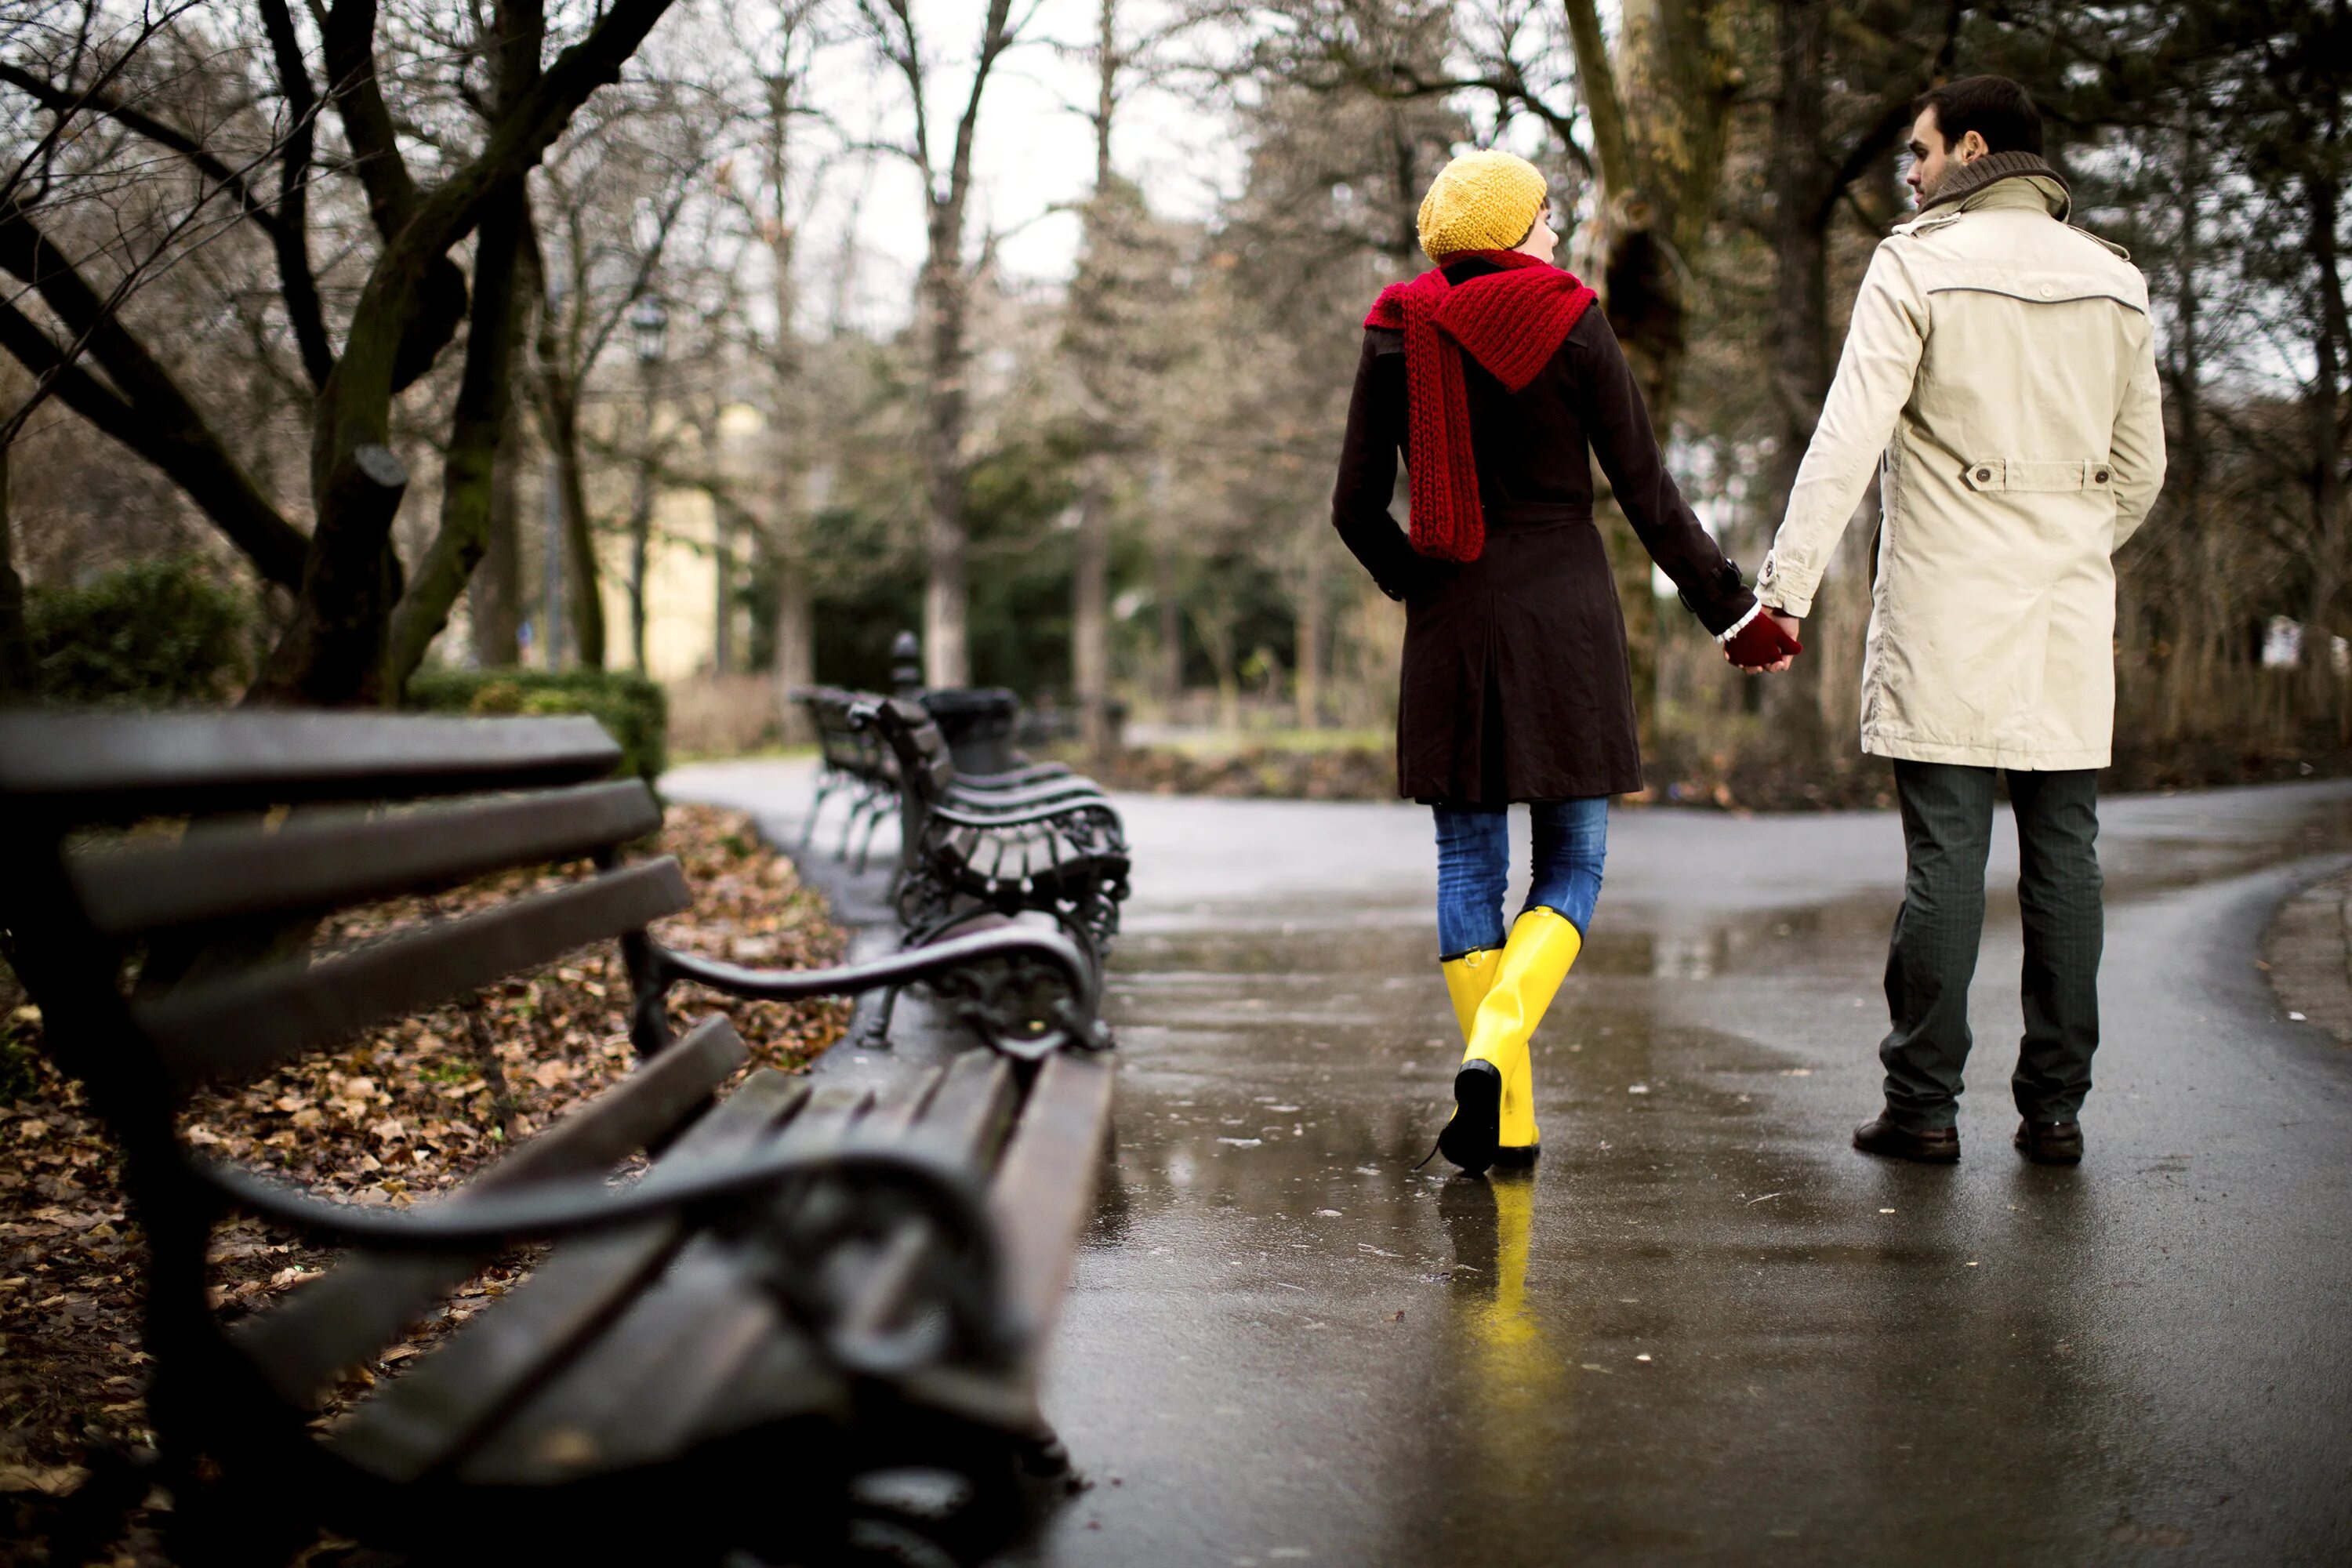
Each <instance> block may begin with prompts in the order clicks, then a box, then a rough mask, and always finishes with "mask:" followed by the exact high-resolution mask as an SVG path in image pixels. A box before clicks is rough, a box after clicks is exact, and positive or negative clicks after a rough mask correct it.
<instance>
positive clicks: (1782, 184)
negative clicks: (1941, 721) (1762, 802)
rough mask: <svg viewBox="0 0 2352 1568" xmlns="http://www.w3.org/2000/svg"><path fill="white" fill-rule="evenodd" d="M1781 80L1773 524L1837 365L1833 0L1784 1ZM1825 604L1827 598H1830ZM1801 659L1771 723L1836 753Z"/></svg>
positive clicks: (1800, 748)
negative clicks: (1832, 282)
mask: <svg viewBox="0 0 2352 1568" xmlns="http://www.w3.org/2000/svg"><path fill="white" fill-rule="evenodd" d="M1775 11H1776V16H1777V20H1778V24H1779V29H1780V37H1779V40H1778V42H1779V48H1778V53H1779V58H1780V89H1779V92H1778V94H1777V95H1776V96H1775V98H1774V100H1773V103H1772V139H1771V147H1770V152H1769V154H1768V159H1769V179H1770V181H1771V188H1772V221H1771V241H1772V259H1773V289H1772V301H1771V305H1770V307H1769V308H1770V311H1771V314H1770V317H1769V324H1768V327H1767V331H1766V353H1767V354H1768V355H1769V363H1770V372H1769V377H1770V386H1771V394H1772V412H1773V416H1774V418H1773V425H1774V428H1773V451H1772V456H1771V458H1770V461H1769V465H1768V467H1767V468H1766V470H1765V486H1764V494H1763V497H1762V502H1763V509H1764V523H1765V527H1766V529H1767V530H1768V531H1769V530H1770V529H1772V528H1776V527H1778V526H1779V524H1780V519H1781V518H1782V517H1784V516H1785V515H1787V513H1788V510H1789V495H1790V491H1791V490H1792V489H1795V488H1796V483H1797V470H1798V468H1800V467H1801V466H1802V464H1803V463H1804V460H1805V448H1806V447H1809V446H1810V445H1811V443H1812V439H1813V429H1814V426H1817V425H1818V424H1819V423H1820V422H1821V416H1822V403H1823V401H1824V400H1825V399H1827V397H1828V396H1829V390H1830V378H1831V374H1832V353H1831V344H1830V309H1829V233H1828V230H1829V224H1830V216H1831V214H1832V212H1833V211H1834V210H1835V209H1834V208H1833V206H1832V203H1831V199H1830V198H1831V197H1832V195H1834V194H1835V193H1834V192H1832V190H1830V188H1829V187H1830V184H1831V182H1832V180H1833V179H1834V178H1835V177H1836V176H1835V161H1834V160H1833V159H1832V156H1831V155H1830V153H1829V151H1828V149H1827V148H1826V147H1825V146H1824V145H1823V137H1822V104H1823V100H1825V99H1826V98H1827V96H1828V84H1827V83H1826V82H1825V81H1824V79H1823V73H1822V61H1823V57H1824V55H1825V53H1826V51H1827V46H1828V39H1829V20H1830V6H1829V5H1828V0H1780V3H1779V5H1777V6H1776V8H1775ZM1825 607H1826V606H1825ZM1827 651H1828V649H1827V647H1823V648H1822V649H1821V650H1819V652H1818V653H1817V654H1816V656H1815V657H1812V658H1801V659H1799V660H1797V662H1796V663H1795V664H1793V665H1791V666H1790V668H1788V669H1786V670H1784V671H1783V672H1781V673H1780V674H1779V675H1777V676H1774V677H1772V678H1770V679H1769V681H1768V682H1767V683H1766V688H1765V691H1764V709H1765V712H1766V714H1767V715H1768V716H1769V723H1768V725H1767V729H1768V731H1769V732H1770V733H1771V734H1772V736H1773V738H1774V742H1775V746H1776V749H1777V750H1778V751H1779V752H1780V754H1781V755H1782V756H1784V757H1786V758H1788V759H1789V760H1790V761H1791V762H1793V763H1798V764H1800V765H1806V764H1812V763H1820V762H1822V761H1823V760H1824V759H1825V758H1826V756H1827V752H1828V745H1829V734H1828V730H1827V728H1826V725H1825V723H1824V721H1823V719H1822V689H1823V680H1822V674H1823V670H1824V668H1826V660H1825V659H1824V658H1822V657H1820V655H1821V654H1825V653H1826V652H1827Z"/></svg>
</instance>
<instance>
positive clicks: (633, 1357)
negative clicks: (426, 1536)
mask: <svg viewBox="0 0 2352 1568" xmlns="http://www.w3.org/2000/svg"><path fill="white" fill-rule="evenodd" d="M870 1100H871V1096H870V1094H869V1092H868V1091H866V1090H865V1089H856V1088H853V1087H851V1086H848V1085H845V1084H824V1085H820V1086H819V1087H818V1088H817V1089H816V1091H815V1092H814V1093H813V1094H811V1095H810V1096H809V1099H808V1101H807V1103H806V1104H805V1105H804V1106H803V1108H802V1110H801V1112H800V1114H799V1115H798V1116H795V1117H794V1118H793V1120H792V1121H789V1122H787V1123H786V1124H785V1126H784V1129H783V1131H782V1132H780V1133H778V1134H777V1135H776V1146H777V1147H781V1148H786V1149H792V1150H796V1151H803V1152H811V1153H817V1152H824V1151H825V1150H827V1149H830V1148H833V1147H835V1146H836V1145H837V1144H838V1142H840V1140H841V1138H842V1136H843V1134H845V1132H846V1131H848V1130H849V1128H850V1127H851V1126H852V1125H853V1124H854V1123H855V1122H856V1120H857V1118H858V1117H859V1116H860V1115H861V1114H863V1113H864V1111H865V1110H866V1108H867V1106H868V1104H869V1103H870ZM789 1337H790V1331H789V1330H788V1329H787V1328H786V1326H785V1324H784V1322H783V1320H782V1317H781V1316H780V1315H779V1314H778V1312H777V1310H776V1307H775V1304H774V1303H773V1302H772V1300H770V1299H769V1298H768V1295H767V1293H766V1292H765V1291H764V1290H762V1289H761V1288H760V1287H759V1285H758V1284H756V1283H755V1282H754V1281H753V1280H751V1279H750V1278H748V1277H747V1276H746V1274H745V1272H744V1268H743V1264H742V1261H741V1259H740V1258H738V1257H737V1256H736V1255H735V1252H734V1249H733V1248H732V1247H729V1246H728V1245H726V1244H725V1243H722V1242H720V1241H719V1240H718V1239H716V1238H715V1237H708V1236H703V1237H694V1238H691V1239H689V1240H688V1242H687V1244H686V1245H685V1247H681V1248H680V1249H679V1251H678V1254H677V1259H676V1260H675V1261H674V1262H673V1263H672V1264H671V1266H670V1268H669V1270H668V1272H667V1273H666V1274H665V1275H664V1276H663V1278H662V1279H660V1280H659V1281H658V1282H656V1284H655V1285H654V1286H653V1287H652V1288H651V1289H647V1290H646V1291H645V1292H644V1293H643V1294H641V1295H639V1296H638V1297H637V1298H636V1299H635V1300H633V1301H631V1302H630V1303H629V1304H628V1306H627V1307H626V1308H625V1309H624V1310H623V1311H622V1313H621V1314H620V1316H619V1317H618V1318H617V1319H616V1320H615V1321H614V1322H613V1324H612V1325H611V1326H610V1327H609V1328H607V1329H606V1330H605V1331H604V1332H603V1333H602V1334H600V1335H598V1336H597V1337H596V1339H595V1340H594V1341H593V1342H591V1343H589V1344H587V1345H584V1346H583V1347H582V1349H581V1351H580V1353H579V1354H578V1355H577V1356H575V1357H574V1358H573V1359H572V1362H571V1363H569V1364H568V1365H567V1366H566V1367H565V1368H564V1370H563V1372H562V1375H560V1376H559V1377H557V1378H556V1379H555V1380H554V1381H553V1382H551V1383H550V1384H548V1385H547V1386H545V1387H544V1388H542V1389H541V1390H540V1391H539V1393H538V1394H535V1395H534V1396H533V1397H532V1398H530V1400H528V1401H526V1402H525V1404H524V1405H522V1407H521V1408H520V1410H518V1411H516V1412H514V1413H513V1414H512V1415H509V1417H508V1418H507V1419H506V1420H505V1421H503V1422H502V1423H500V1424H499V1426H498V1428H497V1429H496V1430H495V1431H494V1432H492V1433H491V1434H490V1435H489V1436H488V1438H487V1439H486V1440H485V1441H484V1442H483V1443H482V1444H481V1445H480V1446H479V1447H478V1448H477V1450H476V1451H475V1453H474V1454H473V1455H472V1456H471V1457H470V1458H467V1460H466V1461H465V1462H464V1463H463V1464H462V1465H460V1466H459V1468H458V1474H459V1476H460V1478H461V1479H464V1480H467V1481H469V1482H473V1483H475V1484H478V1485H524V1486H530V1485H549V1484H553V1483H556V1482H560V1481H564V1480H569V1479H574V1478H576V1477H578V1476H581V1475H583V1474H586V1473H589V1472H593V1471H599V1470H604V1469H609V1468H616V1467H621V1466H626V1465H632V1464H640V1463H650V1462H654V1461H656V1460H660V1459H663V1458H668V1457H670V1456H672V1455H674V1454H676V1453H677V1452H678V1451H679V1449H680V1448H681V1447H682V1446H683V1445H684V1443H685V1442H686V1440H687V1438H688V1435H689V1434H690V1433H691V1432H692V1431H693V1429H694V1426H695V1424H696V1422H697V1419H698V1415H699V1414H700V1413H701V1412H702V1411H703V1410H705V1409H706V1408H708V1407H709V1405H712V1404H713V1403H715V1402H716V1401H717V1400H719V1397H720V1396H721V1395H722V1394H724V1393H725V1392H726V1389H727V1384H728V1383H729V1381H730V1379H731V1378H732V1377H734V1376H735V1374H736V1373H737V1370H738V1369H739V1368H740V1367H741V1366H743V1365H744V1364H745V1363H748V1362H749V1361H751V1358H752V1356H753V1354H754V1352H757V1351H758V1350H759V1348H760V1347H761V1344H762V1343H763V1342H771V1341H774V1340H778V1339H788V1338H789ZM788 1360H789V1358H788ZM790 1364H792V1365H793V1366H794V1367H795V1368H796V1369H797V1370H796V1373H795V1375H793V1376H792V1377H791V1378H790V1380H789V1383H788V1385H787V1386H785V1387H783V1388H779V1389H775V1390H770V1391H767V1392H770V1393H771V1394H773V1395H775V1396H776V1397H775V1398H774V1400H773V1401H772V1407H773V1408H774V1409H775V1410H776V1411H777V1412H778V1413H779V1414H786V1413H800V1414H807V1413H814V1412H816V1411H821V1410H833V1411H841V1412H843V1413H845V1405H844V1402H845V1400H846V1398H847V1391H846V1389H845V1386H844V1384H842V1382H841V1380H840V1379H839V1378H838V1377H837V1376H835V1374H833V1373H830V1372H827V1371H825V1370H824V1369H823V1368H822V1367H820V1366H819V1365H818V1364H817V1363H815V1361H814V1359H813V1358H807V1359H803V1360H800V1361H796V1362H791V1363H790Z"/></svg>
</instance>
